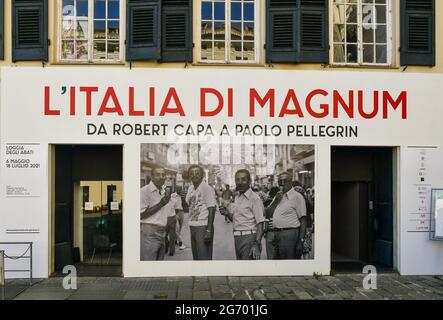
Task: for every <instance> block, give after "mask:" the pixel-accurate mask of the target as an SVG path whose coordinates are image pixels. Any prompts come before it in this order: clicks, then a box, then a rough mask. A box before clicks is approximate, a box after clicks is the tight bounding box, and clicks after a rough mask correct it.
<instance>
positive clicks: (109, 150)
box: [51, 145, 123, 276]
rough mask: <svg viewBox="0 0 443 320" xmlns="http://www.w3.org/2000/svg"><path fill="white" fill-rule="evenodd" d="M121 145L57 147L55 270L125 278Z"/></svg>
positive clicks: (53, 186)
mask: <svg viewBox="0 0 443 320" xmlns="http://www.w3.org/2000/svg"><path fill="white" fill-rule="evenodd" d="M122 151H123V149H122V146H113V145H53V146H52V148H51V152H52V159H53V161H52V163H53V174H52V175H53V179H52V181H53V182H52V184H51V195H52V199H53V214H52V229H53V230H52V234H53V242H52V243H53V255H52V257H53V264H54V267H53V271H54V274H55V275H57V274H61V272H62V270H63V268H64V266H66V265H75V266H76V268H77V274H78V275H80V276H82V275H83V276H121V275H122V254H123V240H122V239H123V235H122V223H123V181H122V180H123V179H122V172H123V166H122V155H123V153H122Z"/></svg>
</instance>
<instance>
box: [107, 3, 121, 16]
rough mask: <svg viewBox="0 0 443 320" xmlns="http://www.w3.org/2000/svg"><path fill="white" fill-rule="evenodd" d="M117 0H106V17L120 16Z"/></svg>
mask: <svg viewBox="0 0 443 320" xmlns="http://www.w3.org/2000/svg"><path fill="white" fill-rule="evenodd" d="M119 2H120V1H119V0H108V19H119V18H120V6H119Z"/></svg>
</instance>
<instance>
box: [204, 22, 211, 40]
mask: <svg viewBox="0 0 443 320" xmlns="http://www.w3.org/2000/svg"><path fill="white" fill-rule="evenodd" d="M201 37H202V39H204V40H212V22H202V30H201Z"/></svg>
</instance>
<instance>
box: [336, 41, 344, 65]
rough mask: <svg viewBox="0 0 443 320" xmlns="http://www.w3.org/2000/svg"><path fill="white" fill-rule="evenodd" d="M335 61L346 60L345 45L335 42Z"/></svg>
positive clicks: (342, 61)
mask: <svg viewBox="0 0 443 320" xmlns="http://www.w3.org/2000/svg"><path fill="white" fill-rule="evenodd" d="M334 62H336V63H344V62H345V45H344V44H335V45H334Z"/></svg>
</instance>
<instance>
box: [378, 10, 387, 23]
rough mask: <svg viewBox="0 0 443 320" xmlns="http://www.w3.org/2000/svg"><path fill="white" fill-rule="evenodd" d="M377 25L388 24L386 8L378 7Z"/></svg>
mask: <svg viewBox="0 0 443 320" xmlns="http://www.w3.org/2000/svg"><path fill="white" fill-rule="evenodd" d="M377 23H386V6H377Z"/></svg>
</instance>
